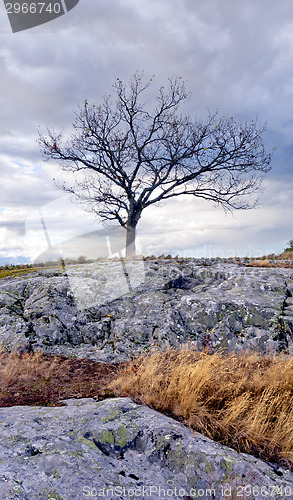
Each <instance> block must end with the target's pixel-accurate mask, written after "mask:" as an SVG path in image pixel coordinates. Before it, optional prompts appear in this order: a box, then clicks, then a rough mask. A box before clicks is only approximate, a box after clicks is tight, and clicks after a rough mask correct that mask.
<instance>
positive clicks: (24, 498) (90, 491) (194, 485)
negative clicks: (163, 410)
mask: <svg viewBox="0 0 293 500" xmlns="http://www.w3.org/2000/svg"><path fill="white" fill-rule="evenodd" d="M65 403H66V406H64V407H58V408H52V407H51V408H44V407H29V406H26V407H25V406H22V407H12V408H2V409H0V426H1V443H0V457H1V458H0V497H1V498H3V499H9V498H10V499H21V500H35V499H49V498H51V499H53V498H54V499H58V500H62V499H64V500H65V499H66V500H67V499H81V498H86V497H88V498H98V497H106V498H118V499H123V500H124V499H126V498H129V497H131V496H132V497H140V498H152V499H157V498H162V497H163V498H164V496H163V493H162V490H165V491H166V490H169V495H168V497H170V496H173V498H186V499H187V498H198V497H199V496H200V497H202V498H214V499H221V498H224V496H223V489H225V488H230V487H231V490H229V489H227V490H226V491H231V494H230V495H229V496H230V497H231V498H236V497H235V496H232V495H236V493H237V494H238V496H241V494H242V497H243V498H254V499H256V500H257V499H262V498H266V497H270V498H284V497H287V498H292V495H293V474H292V473H291V472H289V471H287V470H285V469H283V468H280V467H278V466H275V465H272V464H271V465H270V464H267V463H265V462H262V461H261V460H259V459H257V458H254V457H251V456H249V455H246V454H243V453H237V452H236V451H234V450H232V449H231V448H228V447H226V446H221V445H219V444H217V443H215V442H213V441H212V440H210V439H209V438H207V437H204V436H202V435H201V434H199V433H194V432H192V431H191V430H190V429H188V428H187V427H185V426H184V425H183V424H181V423H178V422H176V421H174V420H172V419H170V418H168V417H166V416H164V415H162V414H160V413H158V412H156V411H155V410H152V409H150V408H147V407H144V406H139V405H137V404H136V403H134V402H133V401H132V400H131V399H129V398H117V399H108V400H106V401H102V402H96V401H95V400H94V399H80V400H76V399H69V400H65ZM243 485H244V486H248V487H249V485H250V486H251V494H249V493H248V496H245V495H244V491H243ZM107 488H108V489H109V491H108V493H106V489H107ZM160 488H161V490H160ZM253 488H254V490H253ZM261 488H262V494H260V491H261ZM171 490H172V491H171ZM170 491H171V493H170ZM264 491H266V494H265V496H263V495H264V494H263V492H264ZM112 492H113V493H112ZM134 492H135V493H134ZM212 495H213V496H212ZM166 496H167V494H165V497H166Z"/></svg>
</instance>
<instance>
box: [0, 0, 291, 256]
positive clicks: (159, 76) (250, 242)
mask: <svg viewBox="0 0 293 500" xmlns="http://www.w3.org/2000/svg"><path fill="white" fill-rule="evenodd" d="M0 9H1V10H0V13H1V15H0V37H1V43H0V65H1V79H0V86H1V92H0V113H1V121H0V175H1V191H0V192H1V199H0V201H1V202H0V264H1V263H2V264H3V263H5V262H17V261H18V260H19V261H20V260H22V261H24V260H26V261H31V260H32V259H35V258H36V257H37V256H38V255H40V254H41V253H42V252H44V251H46V249H47V248H48V246H50V245H51V246H57V248H60V249H62V248H63V247H64V246H66V242H68V241H70V240H72V239H73V238H76V237H78V238H77V239H76V240H75V242H77V241H78V243H76V245H77V247H76V249H75V253H76V256H78V255H80V254H81V252H82V253H85V252H86V246H85V245H83V246H82V244H81V242H82V241H83V242H85V241H88V243H87V244H88V246H89V252H88V253H89V254H90V256H94V254H95V249H94V248H95V244H93V241H98V240H99V239H100V240H101V246H102V247H103V246H105V245H104V239H103V238H104V236H103V234H104V233H103V232H102V229H103V227H102V226H101V225H98V224H97V223H93V220H92V218H91V216H90V215H88V214H86V213H85V212H84V211H83V210H82V209H81V208H80V207H78V206H76V205H73V204H72V203H70V202H69V201H68V200H67V199H66V198H64V194H63V193H62V192H61V191H59V190H58V189H57V188H56V186H55V184H54V182H53V178H58V176H59V175H60V170H59V167H58V165H56V164H55V163H45V162H43V160H42V157H41V154H40V151H39V147H38V144H37V143H36V137H37V134H38V130H39V128H40V129H41V130H42V131H43V132H45V130H46V125H48V126H50V127H54V128H55V130H62V129H63V130H68V129H69V128H70V124H71V123H72V121H73V119H74V112H75V111H76V110H77V108H78V106H79V105H81V104H82V103H83V102H84V99H87V100H88V101H89V102H94V103H97V104H98V103H99V102H100V101H101V98H102V96H104V95H107V94H109V92H110V91H111V85H112V84H113V82H114V80H115V78H117V77H119V78H121V79H122V80H123V81H128V80H129V78H130V76H131V75H132V74H133V73H134V72H135V71H136V70H138V71H144V74H145V76H146V77H151V76H152V75H153V74H154V75H155V78H154V91H155V89H156V88H157V87H159V86H161V85H163V84H164V83H166V80H167V79H168V77H169V76H172V75H179V76H181V77H182V78H183V79H184V80H186V81H187V87H188V89H189V90H190V91H191V92H192V97H191V100H190V101H189V103H188V109H187V112H188V113H189V114H190V115H191V116H194V117H196V116H198V117H200V118H203V119H204V117H205V116H206V115H207V114H208V111H215V110H216V109H218V111H219V114H220V115H222V114H225V115H229V116H233V117H234V118H235V119H237V120H251V119H255V118H256V117H258V119H259V121H260V122H262V123H266V124H267V131H266V134H265V136H264V141H265V145H266V148H267V149H268V150H271V149H273V148H274V147H276V148H277V149H276V151H275V153H274V155H273V159H272V163H271V167H272V170H271V171H270V172H269V173H268V174H266V176H265V181H264V183H263V192H262V193H260V196H259V198H260V205H259V207H258V208H257V209H254V210H250V211H235V212H234V213H233V214H228V215H225V213H224V212H223V211H222V209H221V208H215V207H214V206H213V204H211V203H209V202H202V201H199V200H196V199H190V198H189V197H185V198H178V199H176V198H175V199H174V200H172V199H171V200H169V201H168V203H167V202H166V203H165V204H164V205H163V206H160V207H150V208H148V209H147V210H146V211H145V212H143V215H142V218H141V220H140V222H139V225H138V236H139V244H140V249H141V251H142V252H143V253H144V254H145V255H147V254H156V255H159V254H161V253H163V252H164V253H165V254H166V253H172V254H173V255H176V254H177V253H178V254H180V255H183V256H194V257H198V256H207V257H209V256H211V257H213V256H217V255H218V256H233V255H249V256H251V255H254V256H260V255H263V254H265V253H271V252H275V253H279V252H281V251H282V250H283V248H284V247H285V246H286V243H287V242H288V240H289V239H291V238H293V227H292V226H293V224H292V220H293V2H292V0H279V1H278V2H276V1H275V0H258V1H257V2H256V1H255V0H245V1H235V0H205V1H202V0H148V1H145V0H80V1H79V3H78V5H77V6H76V7H75V8H74V9H72V10H71V11H70V12H68V13H67V14H66V15H64V16H61V17H60V18H58V19H56V20H54V21H51V22H49V23H47V24H44V25H42V26H39V27H36V28H32V29H28V30H26V31H21V32H18V33H12V31H11V28H10V24H9V21H8V18H7V15H6V13H5V10H4V5H3V3H2V2H1V5H0ZM44 227H46V229H47V232H44ZM94 231H98V232H96V233H95V238H96V240H94V239H93V238H92V237H89V238H88V240H86V235H87V234H89V233H92V235H93V234H94V233H93V232H94ZM92 235H89V236H92ZM102 240H103V241H102ZM72 241H73V240H72ZM58 245H59V247H58ZM78 245H81V246H80V247H79V246H78ZM67 246H68V245H67ZM69 247H70V245H69ZM71 251H72V250H71ZM68 252H69V250H68ZM69 253H70V252H69ZM69 253H68V255H69ZM73 253H74V252H73ZM97 253H99V252H98V251H97ZM97 256H98V255H97Z"/></svg>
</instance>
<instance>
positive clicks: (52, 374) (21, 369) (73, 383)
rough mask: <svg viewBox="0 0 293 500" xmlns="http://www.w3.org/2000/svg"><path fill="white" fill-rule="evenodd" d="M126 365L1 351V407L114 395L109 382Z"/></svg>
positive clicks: (46, 403)
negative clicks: (109, 388)
mask: <svg viewBox="0 0 293 500" xmlns="http://www.w3.org/2000/svg"><path fill="white" fill-rule="evenodd" d="M119 366H123V364H121V365H118V364H104V363H96V362H94V361H90V360H86V359H77V358H65V357H63V356H53V355H51V354H43V353H40V352H37V353H35V354H22V355H21V354H18V353H17V352H14V353H7V352H6V351H1V352H0V406H2V407H3V406H15V405H41V406H60V405H61V403H60V399H66V398H82V397H96V398H97V399H103V398H105V397H108V396H111V395H113V393H111V392H109V390H108V385H109V383H110V381H111V380H112V379H113V378H114V377H115V376H116V375H117V372H118V371H119Z"/></svg>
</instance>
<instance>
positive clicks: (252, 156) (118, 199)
mask: <svg viewBox="0 0 293 500" xmlns="http://www.w3.org/2000/svg"><path fill="white" fill-rule="evenodd" d="M151 85H152V79H150V80H149V81H144V80H143V77H142V75H139V74H138V73H135V74H134V76H133V77H132V78H131V80H130V82H129V84H128V85H125V84H124V83H123V82H122V81H121V80H120V79H117V80H116V82H115V84H114V85H113V94H112V96H109V97H105V98H104V99H103V101H102V103H101V104H100V105H95V104H92V105H89V104H88V102H87V101H85V103H84V106H83V107H82V108H79V110H78V112H77V113H76V115H75V121H74V123H73V127H74V131H73V132H72V135H71V136H70V138H69V139H68V140H65V139H64V137H63V135H62V134H61V133H57V134H56V133H55V132H54V131H53V130H48V131H47V134H46V135H42V134H40V136H39V143H40V145H41V148H42V150H43V154H44V157H45V159H53V160H57V161H58V162H60V164H61V167H62V169H63V170H64V171H66V172H75V173H77V172H80V171H83V172H82V174H84V175H83V176H82V178H80V174H78V176H77V177H79V178H76V179H75V181H74V182H73V181H72V182H73V185H68V184H65V183H59V184H57V185H58V187H60V188H61V189H63V190H64V191H65V192H68V193H71V194H73V195H74V197H75V198H76V200H78V201H79V202H82V203H85V206H86V209H87V210H90V211H93V212H95V214H96V215H97V216H98V217H99V218H100V220H103V221H116V222H117V223H119V224H120V225H121V226H122V227H123V228H125V230H126V255H128V256H129V255H131V254H133V253H134V252H135V235H136V226H137V223H138V221H139V219H140V217H141V214H142V211H143V210H145V209H146V208H147V207H149V206H150V205H154V204H156V203H159V202H161V201H163V200H167V199H169V198H173V197H175V196H183V195H191V196H195V197H198V198H203V199H205V200H211V201H213V202H215V203H216V204H218V205H221V206H222V207H223V208H224V209H225V210H233V209H248V208H252V207H254V206H255V203H256V201H255V200H252V199H250V200H248V199H247V195H251V194H253V193H254V192H255V191H256V190H257V189H258V188H259V186H260V183H261V178H262V174H263V173H264V172H267V171H268V170H269V164H270V160H271V159H270V154H267V153H266V151H265V148H264V145H263V141H262V136H263V132H264V127H258V125H257V123H256V121H251V122H249V123H247V122H245V123H239V122H236V121H234V119H233V118H227V117H222V118H218V116H217V113H215V114H209V115H208V117H207V119H206V121H205V122H201V121H197V120H192V119H191V118H190V117H189V116H183V115H182V114H179V111H178V108H179V105H180V104H182V103H184V102H185V101H186V100H188V98H189V96H190V94H189V93H188V92H187V91H186V87H185V83H184V82H183V80H182V79H181V77H176V78H170V79H169V80H168V86H167V87H166V88H165V87H161V88H160V89H159V90H158V92H157V95H156V100H155V101H154V99H153V101H152V102H153V105H146V104H145V103H144V102H143V101H142V96H143V94H144V95H145V96H146V97H148V98H150V95H149V90H148V89H149V88H150V87H151ZM113 96H114V99H113Z"/></svg>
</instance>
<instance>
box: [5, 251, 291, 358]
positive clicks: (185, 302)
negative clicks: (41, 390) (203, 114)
mask: <svg viewBox="0 0 293 500" xmlns="http://www.w3.org/2000/svg"><path fill="white" fill-rule="evenodd" d="M292 295H293V277H292V269H280V268H247V267H245V266H243V265H237V264H229V263H225V262H222V261H219V260H210V261H208V260H200V259H199V260H196V259H185V260H184V259H183V260H181V261H177V260H170V261H168V260H161V261H146V262H143V261H138V262H136V261H134V262H130V261H126V262H123V261H122V262H120V261H118V262H98V263H91V264H83V265H74V266H67V267H66V273H64V272H63V273H62V272H61V271H59V272H58V271H56V270H55V271H54V270H53V269H51V271H40V272H39V273H32V274H28V275H26V276H24V277H21V276H20V277H14V278H5V279H2V280H0V345H2V346H4V347H6V348H7V349H9V350H13V349H15V348H18V349H23V350H42V351H45V352H51V353H56V354H63V355H65V356H69V355H76V356H78V357H85V358H90V359H93V360H96V361H105V362H112V361H123V360H126V359H129V358H131V357H132V356H134V355H137V354H140V353H144V352H145V351H148V350H149V349H150V348H152V347H158V348H168V347H171V346H176V345H178V344H184V343H191V344H192V345H194V346H195V347H197V348H199V349H202V348H204V347H209V348H210V349H211V350H214V349H222V350H227V351H232V350H235V351H236V352H240V351H241V350H243V349H247V348H251V349H254V350H257V351H260V352H261V353H265V352H280V351H282V350H283V351H286V352H287V353H292V351H293V298H292Z"/></svg>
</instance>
